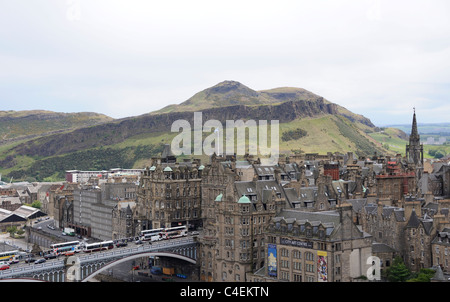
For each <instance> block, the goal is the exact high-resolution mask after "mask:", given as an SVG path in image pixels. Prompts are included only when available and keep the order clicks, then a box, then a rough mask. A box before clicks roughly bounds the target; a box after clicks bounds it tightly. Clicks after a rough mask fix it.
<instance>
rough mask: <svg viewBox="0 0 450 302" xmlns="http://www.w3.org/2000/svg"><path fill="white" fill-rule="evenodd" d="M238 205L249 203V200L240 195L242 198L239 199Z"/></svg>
mask: <svg viewBox="0 0 450 302" xmlns="http://www.w3.org/2000/svg"><path fill="white" fill-rule="evenodd" d="M238 203H251V202H250V199H249V198H248V197H247V196H245V195H242V197H241V198H239V200H238Z"/></svg>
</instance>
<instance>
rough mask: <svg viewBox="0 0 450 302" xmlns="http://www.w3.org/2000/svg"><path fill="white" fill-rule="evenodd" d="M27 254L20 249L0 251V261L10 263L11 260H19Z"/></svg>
mask: <svg viewBox="0 0 450 302" xmlns="http://www.w3.org/2000/svg"><path fill="white" fill-rule="evenodd" d="M26 254H27V253H25V252H20V251H18V250H14V251H8V252H1V253H0V262H7V263H9V262H10V261H19V260H20V259H22V258H24V257H25V255H26Z"/></svg>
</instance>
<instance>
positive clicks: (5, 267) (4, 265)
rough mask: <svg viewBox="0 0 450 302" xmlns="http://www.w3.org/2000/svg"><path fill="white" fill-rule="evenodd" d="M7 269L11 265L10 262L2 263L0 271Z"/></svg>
mask: <svg viewBox="0 0 450 302" xmlns="http://www.w3.org/2000/svg"><path fill="white" fill-rule="evenodd" d="M6 269H9V265H8V264H2V265H0V271H4V270H6Z"/></svg>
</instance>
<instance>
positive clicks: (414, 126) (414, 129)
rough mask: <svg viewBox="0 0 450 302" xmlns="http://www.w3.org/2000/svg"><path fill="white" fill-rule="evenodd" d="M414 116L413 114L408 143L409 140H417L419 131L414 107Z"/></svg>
mask: <svg viewBox="0 0 450 302" xmlns="http://www.w3.org/2000/svg"><path fill="white" fill-rule="evenodd" d="M413 109H414V114H413V122H412V128H411V135H410V141H411V140H417V139H418V140H419V141H420V137H419V131H417V121H416V108H415V107H414V108H413Z"/></svg>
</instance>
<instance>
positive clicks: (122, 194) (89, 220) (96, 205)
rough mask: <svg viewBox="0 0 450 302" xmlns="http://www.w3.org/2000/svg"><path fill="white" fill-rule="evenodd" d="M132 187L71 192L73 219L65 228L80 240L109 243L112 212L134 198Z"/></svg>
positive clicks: (85, 188)
mask: <svg viewBox="0 0 450 302" xmlns="http://www.w3.org/2000/svg"><path fill="white" fill-rule="evenodd" d="M135 186H136V185H135V184H134V183H104V184H101V186H81V187H80V188H78V189H75V190H74V191H73V211H72V213H73V219H72V222H71V223H68V225H67V226H68V227H72V228H74V229H75V232H76V233H77V234H80V235H82V236H88V237H93V238H96V239H100V240H111V239H113V221H114V220H113V212H114V209H115V208H116V206H117V205H118V203H119V202H121V201H125V200H128V198H129V197H133V196H134V194H133V192H135ZM128 201H134V199H131V200H128ZM125 231H126V230H125ZM118 233H123V232H122V230H120V232H119V231H117V230H116V234H118Z"/></svg>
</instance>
